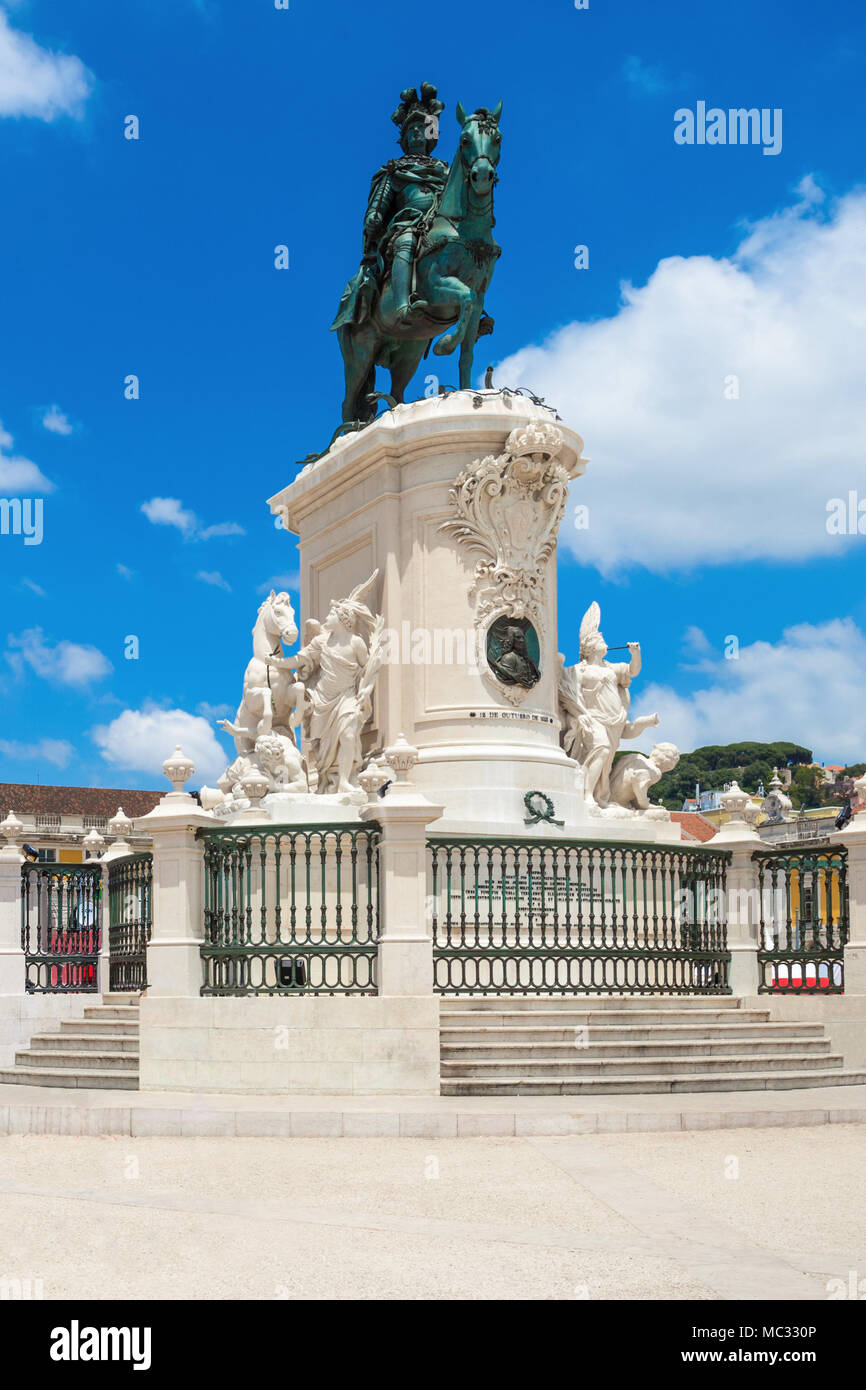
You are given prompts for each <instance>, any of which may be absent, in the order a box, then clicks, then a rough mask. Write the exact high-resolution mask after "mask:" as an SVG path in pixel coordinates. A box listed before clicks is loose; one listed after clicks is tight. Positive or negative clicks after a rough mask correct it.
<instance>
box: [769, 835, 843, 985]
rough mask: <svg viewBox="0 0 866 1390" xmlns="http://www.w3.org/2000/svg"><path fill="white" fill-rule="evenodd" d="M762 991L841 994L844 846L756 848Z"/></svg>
mask: <svg viewBox="0 0 866 1390" xmlns="http://www.w3.org/2000/svg"><path fill="white" fill-rule="evenodd" d="M752 859H753V861H754V863H755V864H756V865H757V869H758V897H759V902H760V941H759V949H758V970H759V982H758V992H759V994H779V993H786V994H791V993H802V994H821V993H826V994H842V993H844V989H845V960H844V954H845V943H846V942H847V940H848V879H847V868H848V851H847V850H846V849H845V848H844V847H837V846H835V845H834V846H828V847H827V848H826V849H819V848H803V847H800V848H794V847H791V846H785V847H783V848H779V849H761V850H756V851H755V853H754V854H753V855H752Z"/></svg>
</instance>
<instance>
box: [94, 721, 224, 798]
mask: <svg viewBox="0 0 866 1390" xmlns="http://www.w3.org/2000/svg"><path fill="white" fill-rule="evenodd" d="M91 735H92V738H93V740H94V742H95V743H96V744H97V746H98V747H99V748H100V750H101V752H102V756H103V758H105V760H106V762H108V763H111V764H112V766H113V767H122V768H126V769H129V770H134V771H136V772H147V773H153V774H154V775H161V774H162V765H163V763H164V762H165V760H166V758H167V757H168V756H169V755H170V754H171V753H172V752H173V751H174V748H175V745H176V744H178V743H179V744H180V746H181V748H182V749H183V751H184V753H185V754H186V755H187V757H188V758H191V759H192V761H193V763H194V764H195V772H194V774H193V777H192V779H191V783H190V785H193V786H197V785H200V784H201V783H202V782H206V781H213V780H215V779H216V778H217V777H219V776H220V775H221V773H222V772H223V771H224V770H225V767H226V763H227V762H228V761H229V758H228V757H227V756H226V753H225V750H224V749H223V748H222V747H221V745H220V744H219V742H218V740H217V738H216V735H215V734H214V732H213V729H212V728H211V726H210V724H209V723H208V721H207V719H204V718H202V716H201V715H197V714H188V713H187V711H186V710H182V709H159V708H158V707H157V706H156V705H145V707H144V708H143V709H140V710H133V709H127V710H124V711H123V713H122V714H119V715H118V716H117V718H116V719H113V720H112V721H111V723H110V724H104V725H100V726H98V727H97V728H95V729H93V730H91Z"/></svg>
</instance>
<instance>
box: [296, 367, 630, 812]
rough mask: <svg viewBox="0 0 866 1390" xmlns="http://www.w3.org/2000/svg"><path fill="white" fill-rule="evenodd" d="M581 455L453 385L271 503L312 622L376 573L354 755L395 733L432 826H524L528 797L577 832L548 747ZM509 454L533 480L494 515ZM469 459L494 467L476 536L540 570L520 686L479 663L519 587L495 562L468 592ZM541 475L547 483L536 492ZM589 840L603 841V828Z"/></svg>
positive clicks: (533, 409) (506, 402)
mask: <svg viewBox="0 0 866 1390" xmlns="http://www.w3.org/2000/svg"><path fill="white" fill-rule="evenodd" d="M533 431H534V433H533ZM551 431H554V433H551ZM515 432H516V433H515ZM509 440H511V446H510V451H506V443H507V441H509ZM539 440H540V441H541V445H544V444H545V443H546V442H547V443H549V442H550V441H553V447H554V457H553V464H551V467H553V465H554V464H555V468H556V469H558V470H559V473H558V475H557V478H556V479H554V480H553V481H552V482H547V481H544V479H545V478H546V477H547V476H548V475H546V474H544V471H543V470H544V466H545V465H544V452H543V449H541V451H540V452H536V453H533V452H532V449H533V447H534V445H535V444H537V443H538V441H539ZM582 447H583V444H582V440H581V439H580V437H579V435H577V434H576V433H575V432H574V431H573V430H571V429H569V428H568V427H567V426H566V425H564V424H562V422H561V421H558V420H556V418H555V414H554V412H553V411H551V410H549V409H548V408H546V407H544V406H540V405H536V404H535V403H534V402H532V401H530V400H529V399H527V398H525V397H522V396H506V395H503V394H502V393H501V392H498V391H479V392H473V391H461V392H458V393H455V394H453V395H449V396H438V397H433V398H432V399H428V400H422V401H416V402H414V403H412V404H407V405H401V406H397V407H396V409H394V410H392V411H389V412H388V413H387V414H385V415H384V416H382V417H381V418H380V419H379V420H377V421H376V422H375V423H373V424H372V425H370V426H368V427H367V428H366V429H364V430H362V431H360V432H358V433H355V434H350V435H346V436H343V437H341V438H340V439H338V440H337V441H336V442H335V443H334V445H333V446H332V448H331V449H330V450H329V452H328V453H327V454H326V455H325V456H324V457H323V458H321V459H319V460H318V461H317V462H316V463H314V464H311V465H309V466H308V467H307V468H305V469H304V470H303V471H302V472H301V474H300V475H299V477H298V478H297V479H296V480H295V481H294V482H293V483H291V484H290V485H289V486H288V487H286V488H284V489H283V490H282V491H281V492H278V493H277V494H276V495H275V496H274V497H272V498H271V499H270V507H271V510H272V511H273V512H274V513H275V514H276V515H279V516H280V517H281V518H282V519H283V524H284V526H285V527H286V528H287V529H288V530H289V531H292V532H294V533H296V534H297V535H298V537H299V548H300V568H301V608H302V611H303V613H304V615H305V616H307V617H314V618H317V619H319V620H320V621H321V620H322V619H324V617H325V616H326V614H327V610H328V606H329V604H330V602H331V600H332V599H338V598H342V597H343V596H344V595H345V594H347V593H349V592H350V591H351V589H352V588H353V587H354V586H355V585H356V584H359V583H361V582H362V581H363V580H366V579H367V578H368V577H369V576H370V575H371V574H372V573H373V571H374V570H376V569H378V571H379V577H378V580H377V583H376V587H375V588H374V590H373V591H372V593H371V594H370V596H369V599H368V600H367V602H368V603H369V605H370V607H371V608H372V609H373V610H374V611H377V612H380V613H381V614H382V615H383V617H384V621H385V628H386V631H387V632H388V634H389V639H388V640H389V656H388V659H387V663H386V665H385V666H384V668H383V669H382V671H381V672H380V675H379V678H378V683H377V690H376V698H375V702H374V708H373V717H372V721H371V725H370V726H369V728H368V729H367V731H366V732H365V734H364V747H365V750H366V751H372V750H375V749H380V748H383V747H385V746H386V745H388V744H390V743H393V741H394V739H395V737H396V735H397V733H398V732H399V731H401V730H402V731H403V732H405V734H406V737H407V738H408V739H409V740H410V742H411V743H412V744H414V745H416V746H417V747H418V749H419V763H418V766H417V768H416V769H415V771H414V774H413V775H414V778H415V781H416V782H417V785H418V788H419V790H420V791H422V792H423V793H424V794H425V795H427V796H429V797H430V799H431V800H432V801H434V802H435V803H437V804H438V803H441V804H443V805H444V806H445V807H446V809H447V820H446V822H444V823H443V827H442V828H447V829H449V830H452V831H454V832H456V831H458V829H460V828H466V829H468V830H475V831H476V832H477V831H479V830H480V829H481V828H486V829H488V830H495V831H497V832H498V833H503V834H505V833H524V825H523V821H524V817H525V815H526V812H525V808H524V804H523V798H524V796H525V794H526V793H527V792H529V791H533V790H541V791H544V792H545V793H546V794H547V795H548V796H550V797H551V798H552V799H553V802H554V806H555V809H556V815H557V817H558V818H559V819H561V820H564V821H565V829H564V830H563V831H562V832H561V833H563V834H570V833H574V832H575V830H576V829H577V827H578V825H579V824H580V825H583V824H585V823H586V822H585V818H584V816H583V795H582V786H581V784H580V782H579V781H578V780H577V778H576V774H577V771H578V769H577V766H576V764H575V763H574V762H573V761H572V760H571V759H570V758H569V757H567V756H566V754H565V753H564V752H563V750H562V748H561V746H560V742H559V731H560V720H559V707H558V697H557V683H558V662H557V650H558V637H557V606H556V552H555V545H554V544H553V541H555V536H556V529H557V527H558V524H559V515H560V512H561V506H560V502H562V504H563V505H564V498H565V488H566V487H567V483H568V480H569V479H570V478H576V477H579V476H580V474H581V473H582V472H583V471H584V468H585V466H586V460H585V459H583V458H582V457H581V451H582ZM539 448H541V446H539ZM521 449H522V450H523V451H524V452H523V453H522V454H521V452H520V451H521ZM512 452H515V453H516V454H517V457H516V458H515V460H514V466H513V469H512V474H511V475H510V476H512V477H513V478H514V480H515V486H517V487H518V488H519V487H520V486H521V485H522V483H523V480H524V479H526V478H527V477H528V478H529V479H530V483H528V484H527V485H526V489H525V495H523V494H520V495H518V496H509V497H507V498H506V497H503V498H502V499H501V500H502V504H503V505H502V507H501V509H500V510H499V511H498V512H497V511H496V505H497V499H496V496H495V495H494V494H495V492H496V488H497V486H498V485H499V484H498V483H497V480H496V478H495V477H494V476H493V473H494V472H495V469H493V465H494V464H495V462H496V459H497V458H500V459H501V458H503V457H506V456H507V457H508V458H509V459H510V458H511V457H512ZM478 460H484V461H485V463H487V462H489V463H490V465H491V470H492V471H491V475H490V479H489V480H487V479H486V475H485V482H484V487H487V486H488V481H489V487H490V489H491V490H492V491H491V493H490V496H491V498H492V502H491V509H488V510H486V511H485V507H486V502H484V501H483V498H482V500H479V502H478V506H477V508H476V512H477V514H478V515H479V518H480V520H479V526H480V529H481V531H482V532H484V530H485V527H486V528H487V531H488V532H489V537H488V539H489V543H490V546H491V547H492V549H493V551H494V552H496V553H498V554H499V555H500V557H501V556H503V555H504V556H506V558H507V557H508V556H510V554H511V552H512V551H513V552H514V553H519V554H521V555H522V556H524V558H525V556H526V553H527V550H529V551H531V552H532V557H533V563H535V562H538V564H539V565H540V569H539V572H538V574H537V575H535V576H534V581H535V582H533V584H532V585H530V586H529V587H530V588H531V589H532V599H531V605H530V607H529V608H527V610H526V611H527V614H529V615H530V616H531V621H532V623H533V626H534V628H535V630H536V631H537V635H538V641H539V654H538V663H537V664H538V669H539V671H540V673H541V674H540V679H539V680H538V683H537V684H536V685H535V686H534V687H533V688H532V689H529V690H522V689H521V690H519V689H512V690H511V692H510V693H509V692H504V691H503V690H502V689H501V688H497V683H496V681H495V680H494V679H493V678H492V677H491V673H490V668H489V665H488V663H487V658H486V635H487V630H488V628H489V626H490V625H491V623H492V622H493V621H494V620H495V618H496V614H497V612H504V611H506V610H508V611H509V612H515V611H518V610H519V608H520V602H521V595H522V596H523V598H524V599H525V597H526V593H527V592H528V590H527V588H526V586H524V587H523V588H521V587H520V585H518V587H517V589H516V590H513V591H509V590H508V586H507V584H505V583H504V581H502V571H501V569H500V570H497V575H496V577H495V582H494V581H493V580H492V579H491V576H490V574H488V575H487V576H486V577H485V578H484V581H483V583H482V585H481V589H482V590H483V593H480V592H479V583H478V575H477V572H476V566H477V564H478V563H479V561H480V562H481V563H484V562H485V552H484V551H483V550H480V549H479V548H478V546H477V545H475V544H474V542H473V541H472V539H471V538H469V539H467V537H466V535H465V534H464V533H462V532H461V525H462V522H461V517H460V512H459V508H458V504H457V501H456V494H455V485H456V484H457V482H458V479H459V478H460V477H461V475H464V476H465V474H466V471H467V470H471V469H472V466H473V464H475V463H476V462H477V461H478ZM510 466H511V465H509V467H510ZM533 470H535V473H533ZM539 476H540V477H541V478H542V480H543V482H542V485H539V486H537V487H536V488H535V490H534V491H533V490H532V485H531V480H532V478H533V477H539ZM482 493H483V487H479V493H478V494H477V495H479V496H480V495H481V494H482ZM486 495H487V494H484V496H486ZM482 512H483V513H484V514H483V515H481V513H482ZM473 514H475V513H473ZM554 522H555V524H553V523H554ZM545 527H548V529H549V532H550V534H548V533H545V529H544V528H545ZM536 536H540V537H541V539H540V540H539V541H538V543H537V544H536V543H535V537H536ZM491 537H492V539H491ZM551 537H552V538H551ZM548 540H550V548H549V550H547V548H546V546H547V541H548ZM497 547H498V551H497ZM521 547H523V549H521ZM488 558H489V556H488ZM491 563H493V564H494V567H495V562H491ZM500 581H502V582H500ZM515 594H516V595H517V597H516V599H515V597H514V595H515ZM574 636H575V639H576V629H575V634H574ZM542 833H543V832H542ZM581 833H583V832H582V831H581ZM588 833H591V834H592V833H597V834H598V835H599V837H605V838H611V837H612V832H611V831H610V830H609V829H607V830H605V829H603V828H602V827H601V826H599V824H598V822H596V823H595V825H594V826H590V827H589V831H588ZM617 833H618V830H617Z"/></svg>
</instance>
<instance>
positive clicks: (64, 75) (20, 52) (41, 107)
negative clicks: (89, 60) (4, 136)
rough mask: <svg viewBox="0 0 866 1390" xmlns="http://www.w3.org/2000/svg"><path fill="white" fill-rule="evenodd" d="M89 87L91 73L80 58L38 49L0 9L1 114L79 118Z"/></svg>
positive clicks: (91, 79) (50, 119)
mask: <svg viewBox="0 0 866 1390" xmlns="http://www.w3.org/2000/svg"><path fill="white" fill-rule="evenodd" d="M92 87H93V74H92V73H90V72H89V71H88V70H87V68H86V67H85V66H84V64H83V63H82V61H81V59H80V58H76V57H75V56H74V54H68V53H52V52H50V50H49V49H47V48H41V47H40V46H39V44H38V43H36V41H35V39H33V38H32V37H31V36H30V35H29V34H23V33H21V32H20V30H18V29H13V28H12V26H11V25H10V23H9V20H8V19H7V17H6V15H5V13H4V11H3V10H2V9H0V116H36V117H38V118H39V119H40V120H43V121H53V120H54V118H55V116H72V117H74V118H75V119H80V118H81V116H82V115H83V113H84V103H85V102H86V100H87V98H88V96H89V95H90V92H91V90H92Z"/></svg>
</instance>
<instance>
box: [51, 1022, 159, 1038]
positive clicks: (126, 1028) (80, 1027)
mask: <svg viewBox="0 0 866 1390" xmlns="http://www.w3.org/2000/svg"><path fill="white" fill-rule="evenodd" d="M66 1033H76V1034H78V1035H80V1036H81V1037H85V1036H87V1037H90V1038H102V1037H106V1036H109V1035H110V1036H112V1037H119V1038H120V1037H122V1038H137V1037H138V1033H139V1027H138V1019H137V1018H136V1019H134V1020H127V1019H125V1018H123V1019H121V1018H65V1019H64V1020H63V1022H62V1023H61V1024H60V1033H59V1034H55V1037H57V1036H61V1035H63V1034H66Z"/></svg>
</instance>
